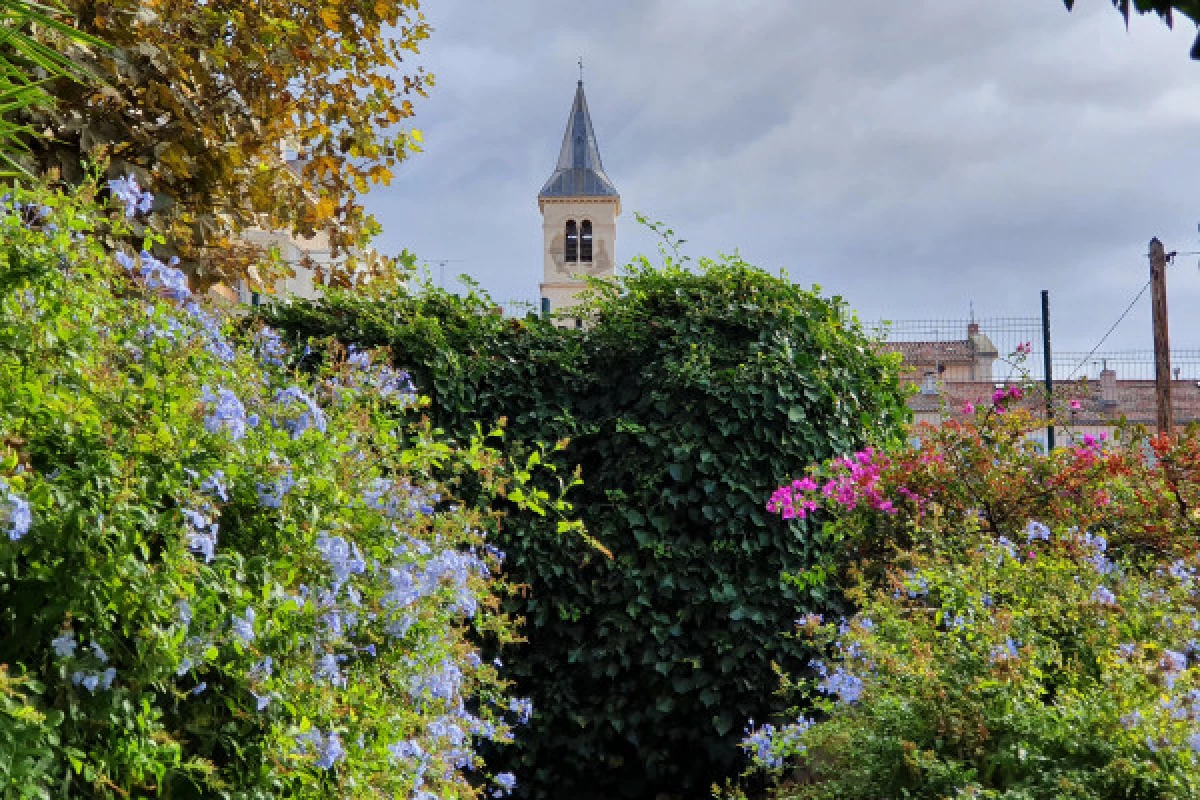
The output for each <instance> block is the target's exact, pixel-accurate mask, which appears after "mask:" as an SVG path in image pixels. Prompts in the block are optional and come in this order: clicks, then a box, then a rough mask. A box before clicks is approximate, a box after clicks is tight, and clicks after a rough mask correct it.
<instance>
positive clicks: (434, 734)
mask: <svg viewBox="0 0 1200 800" xmlns="http://www.w3.org/2000/svg"><path fill="white" fill-rule="evenodd" d="M428 731H429V735H430V737H431V738H433V739H434V740H439V739H441V740H444V741H446V742H449V743H450V745H451V746H453V747H458V746H459V745H461V744H463V743H464V742H466V741H467V732H466V731H464V730H463V729H462V727H461V726H460V725H459V724H458V723H457V722H455V721H454V718H453V717H446V716H442V717H438V718H437V719H435V720H433V721H432V722H430V723H429V728H428Z"/></svg>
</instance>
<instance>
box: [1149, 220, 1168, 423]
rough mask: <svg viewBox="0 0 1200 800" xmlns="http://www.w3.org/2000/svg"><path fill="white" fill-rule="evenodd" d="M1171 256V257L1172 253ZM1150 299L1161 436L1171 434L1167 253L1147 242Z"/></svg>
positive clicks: (1157, 418)
mask: <svg viewBox="0 0 1200 800" xmlns="http://www.w3.org/2000/svg"><path fill="white" fill-rule="evenodd" d="M1172 255H1173V254H1172ZM1150 300H1151V304H1152V309H1153V315H1154V400H1155V406H1156V409H1155V410H1156V414H1155V418H1156V421H1157V423H1158V432H1159V433H1160V434H1163V433H1170V432H1171V345H1170V341H1171V340H1170V337H1169V336H1168V334H1167V252H1166V249H1165V248H1164V247H1163V243H1162V242H1160V241H1159V240H1158V237H1157V236H1156V237H1154V238H1153V239H1151V240H1150Z"/></svg>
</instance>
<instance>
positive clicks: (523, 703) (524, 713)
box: [508, 697, 533, 725]
mask: <svg viewBox="0 0 1200 800" xmlns="http://www.w3.org/2000/svg"><path fill="white" fill-rule="evenodd" d="M508 710H509V711H511V712H513V713H514V714H516V715H517V724H519V725H526V724H528V722H529V720H530V718H531V717H533V701H532V700H530V699H529V698H527V697H514V698H512V699H511V700H509V701H508Z"/></svg>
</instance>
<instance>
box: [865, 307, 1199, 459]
mask: <svg viewBox="0 0 1200 800" xmlns="http://www.w3.org/2000/svg"><path fill="white" fill-rule="evenodd" d="M880 347H881V349H883V350H884V351H885V352H894V353H899V354H900V356H901V358H902V359H903V365H902V367H901V375H900V379H901V382H902V383H904V384H907V385H910V386H912V387H914V388H915V391H914V392H913V393H912V394H911V395H909V397H908V400H907V402H908V407H909V409H910V410H911V411H912V413H913V421H914V422H916V423H918V424H921V423H925V424H929V425H934V426H938V425H941V424H942V423H943V422H944V421H945V420H946V419H954V418H955V417H959V416H961V414H962V409H963V408H964V407H966V406H967V405H968V404H970V405H972V406H975V407H986V406H988V405H990V404H991V402H992V393H993V392H995V390H996V389H998V388H1007V387H1008V385H1009V383H1010V382H1013V381H1011V379H1010V378H1006V377H1004V376H1001V375H998V374H996V373H995V370H996V366H997V364H998V363H999V362H1000V360H1001V359H1000V354H999V352H998V350H997V347H996V346H995V345H994V344H993V343H992V340H991V339H990V338H988V336H987V335H986V334H985V333H982V332H981V331H980V326H979V325H978V324H976V323H974V322H971V323H968V324H967V328H966V336H965V337H964V338H962V339H946V340H936V341H895V342H886V341H885V342H883V343H881V345H880ZM1006 371H1009V372H1011V370H1006ZM1054 394H1055V398H1056V405H1057V406H1058V407H1059V409H1060V413H1061V414H1062V421H1063V422H1065V423H1066V424H1065V425H1063V426H1062V427H1056V429H1055V437H1056V440H1057V441H1058V442H1065V441H1069V440H1070V439H1071V438H1072V437H1079V436H1082V435H1084V434H1090V435H1092V436H1097V435H1099V434H1101V433H1103V434H1106V435H1111V434H1112V433H1113V432H1114V431H1115V430H1116V427H1117V426H1118V425H1119V424H1120V423H1121V422H1122V420H1123V421H1124V422H1126V423H1127V424H1134V425H1145V426H1146V427H1147V428H1150V429H1153V428H1154V425H1155V401H1156V396H1155V383H1154V381H1153V380H1149V379H1146V378H1130V377H1122V376H1120V375H1118V373H1117V370H1115V369H1110V368H1109V367H1108V365H1107V364H1106V365H1105V366H1104V368H1103V369H1101V370H1100V373H1099V375H1098V376H1097V377H1094V378H1087V377H1084V378H1077V379H1074V380H1070V381H1066V380H1061V379H1059V380H1056V383H1055V391H1054ZM1043 397H1044V396H1043ZM1072 401H1074V402H1072ZM1042 403H1044V399H1038V398H1031V399H1030V401H1029V402H1027V403H1026V404H1025V405H1026V406H1027V407H1028V408H1029V409H1030V410H1031V411H1034V412H1035V413H1038V414H1041V413H1044V408H1043V407H1042V406H1041V404H1042ZM1171 412H1172V419H1173V421H1174V423H1175V424H1176V425H1181V426H1182V425H1187V424H1189V423H1192V422H1197V421H1200V381H1197V380H1181V379H1176V380H1173V381H1172V382H1171Z"/></svg>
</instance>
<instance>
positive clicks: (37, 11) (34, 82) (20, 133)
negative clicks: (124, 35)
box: [0, 0, 102, 177]
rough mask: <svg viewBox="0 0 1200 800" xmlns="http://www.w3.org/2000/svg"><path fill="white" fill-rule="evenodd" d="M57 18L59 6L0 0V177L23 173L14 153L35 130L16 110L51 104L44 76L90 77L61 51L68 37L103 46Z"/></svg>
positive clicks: (83, 44) (81, 44)
mask: <svg viewBox="0 0 1200 800" xmlns="http://www.w3.org/2000/svg"><path fill="white" fill-rule="evenodd" d="M61 17H62V14H61V13H60V11H59V9H57V8H53V7H50V6H46V5H43V4H41V3H36V2H31V0H0V31H2V32H3V34H2V35H0V169H2V171H0V176H3V177H18V176H23V175H25V171H24V169H23V168H22V167H21V165H20V163H19V162H18V160H17V156H18V154H20V153H24V152H27V151H28V145H27V143H28V140H29V139H30V138H31V137H34V136H37V135H38V134H39V133H40V131H37V130H35V129H33V128H31V127H30V126H29V125H27V124H24V123H23V121H22V119H21V114H22V112H25V111H29V110H31V109H34V108H46V107H48V106H52V105H53V102H54V99H53V97H52V96H51V95H50V94H49V93H48V92H47V91H46V90H45V88H44V86H43V85H42V84H43V83H44V82H45V81H46V80H47V79H49V78H57V79H62V80H64V81H72V80H85V81H90V80H92V77H93V76H91V75H89V74H88V73H87V71H86V70H84V69H82V68H81V67H80V66H79V65H77V64H75V63H73V62H72V61H71V60H70V59H68V58H67V57H66V56H64V55H63V53H62V52H61V51H62V49H64V47H65V46H66V43H68V42H70V43H73V44H74V45H75V46H76V47H78V48H91V47H102V45H101V43H100V42H99V41H98V40H97V39H95V38H94V37H91V36H88V35H86V34H84V33H82V32H81V31H79V30H77V29H76V28H74V27H72V26H71V25H69V24H68V23H67V22H66V21H64V20H63V19H61Z"/></svg>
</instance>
